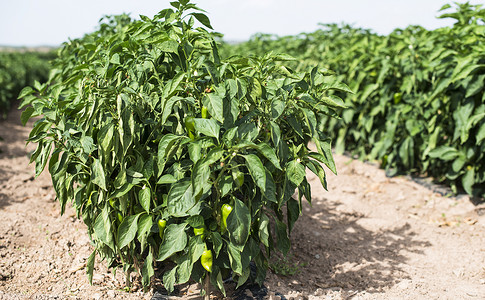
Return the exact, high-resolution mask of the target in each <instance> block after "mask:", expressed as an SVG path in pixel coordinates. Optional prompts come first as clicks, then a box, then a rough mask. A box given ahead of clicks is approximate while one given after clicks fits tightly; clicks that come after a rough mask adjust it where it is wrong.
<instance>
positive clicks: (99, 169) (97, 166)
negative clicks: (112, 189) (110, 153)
mask: <svg viewBox="0 0 485 300" xmlns="http://www.w3.org/2000/svg"><path fill="white" fill-rule="evenodd" d="M93 160H94V162H93V164H92V165H91V182H92V183H94V184H96V185H97V186H99V187H100V188H102V189H103V190H105V191H107V189H106V178H105V176H104V169H103V165H102V164H101V161H100V160H99V159H96V158H93Z"/></svg>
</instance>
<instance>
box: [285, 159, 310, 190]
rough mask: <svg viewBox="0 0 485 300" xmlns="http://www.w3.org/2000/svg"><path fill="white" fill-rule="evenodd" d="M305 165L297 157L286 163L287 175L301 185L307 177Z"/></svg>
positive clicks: (297, 184)
mask: <svg viewBox="0 0 485 300" xmlns="http://www.w3.org/2000/svg"><path fill="white" fill-rule="evenodd" d="M305 175H306V173H305V166H303V165H302V164H301V163H300V162H298V161H297V160H296V159H294V160H292V161H290V162H288V163H287V164H286V176H287V177H288V179H289V180H290V181H291V182H293V183H294V184H295V185H296V186H299V185H300V184H301V183H302V182H303V179H304V178H305Z"/></svg>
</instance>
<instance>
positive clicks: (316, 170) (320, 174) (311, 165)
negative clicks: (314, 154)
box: [306, 160, 327, 190]
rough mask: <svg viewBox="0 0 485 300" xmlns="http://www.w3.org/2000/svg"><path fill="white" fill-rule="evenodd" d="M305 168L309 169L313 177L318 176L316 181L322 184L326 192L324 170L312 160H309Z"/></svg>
mask: <svg viewBox="0 0 485 300" xmlns="http://www.w3.org/2000/svg"><path fill="white" fill-rule="evenodd" d="M306 166H307V167H308V169H310V171H312V172H313V173H314V174H315V175H317V176H318V179H320V183H321V184H322V186H323V188H324V189H325V190H326V189H327V180H326V174H325V170H324V169H323V167H322V166H321V165H320V164H319V163H318V162H316V161H314V160H309V161H308V163H307V165H306Z"/></svg>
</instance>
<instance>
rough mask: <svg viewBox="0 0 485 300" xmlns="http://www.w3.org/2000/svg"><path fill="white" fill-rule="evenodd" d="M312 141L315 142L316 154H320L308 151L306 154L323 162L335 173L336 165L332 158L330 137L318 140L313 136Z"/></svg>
mask: <svg viewBox="0 0 485 300" xmlns="http://www.w3.org/2000/svg"><path fill="white" fill-rule="evenodd" d="M313 142H315V146H316V147H317V151H318V154H320V155H315V154H313V153H310V154H308V156H310V157H312V158H314V159H316V160H318V161H320V162H321V163H323V164H325V165H326V166H327V167H328V168H329V169H330V171H332V172H333V173H334V174H335V175H337V167H336V166H335V161H334V159H333V155H332V145H331V141H330V139H325V140H319V139H316V138H315V139H313Z"/></svg>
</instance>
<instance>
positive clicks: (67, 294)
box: [0, 111, 485, 299]
mask: <svg viewBox="0 0 485 300" xmlns="http://www.w3.org/2000/svg"><path fill="white" fill-rule="evenodd" d="M19 116H20V113H19V112H18V111H12V113H10V115H9V117H8V119H7V120H6V121H0V136H2V137H3V138H4V141H3V142H0V149H1V150H3V153H1V154H0V299H67V298H69V299H71V298H72V299H114V298H116V299H150V298H151V297H152V295H153V290H152V291H150V292H148V293H146V294H143V293H142V292H141V291H135V292H131V293H127V292H124V291H123V280H122V276H121V275H122V274H121V272H118V273H117V274H116V276H114V274H113V272H112V271H109V270H107V269H106V268H105V266H104V262H99V261H97V263H96V270H95V275H94V280H93V281H94V285H93V286H91V285H89V284H88V281H87V278H86V275H85V271H84V266H85V263H86V259H87V257H88V256H89V254H90V253H91V251H92V247H91V245H90V241H89V238H88V236H87V234H86V227H85V225H84V224H83V223H82V222H81V221H80V220H78V219H77V218H76V216H75V212H74V211H73V210H72V209H70V208H68V209H67V211H66V213H65V214H64V215H63V216H60V215H59V212H60V209H59V205H58V204H57V203H56V202H55V194H54V191H53V189H52V187H51V182H50V177H49V175H48V174H43V175H41V176H40V177H39V178H36V179H35V180H34V176H33V174H34V171H33V165H29V158H28V155H29V153H30V151H32V150H33V149H34V147H35V146H34V145H29V146H28V147H25V142H24V141H25V139H26V138H27V136H28V133H29V131H30V128H31V127H32V123H29V124H28V125H27V127H22V126H21V125H20V122H19ZM335 158H336V162H337V166H338V170H339V175H338V176H334V175H333V174H330V173H329V172H328V174H329V176H328V180H327V181H328V186H329V191H328V192H327V191H324V190H323V188H322V187H321V186H320V184H319V181H318V179H317V178H316V177H315V176H313V175H312V174H308V176H309V178H310V180H311V184H312V195H313V199H312V207H310V206H309V205H307V204H305V206H304V211H303V216H302V217H301V218H300V220H299V221H298V222H297V224H296V225H295V228H294V230H293V232H292V250H291V253H290V255H289V256H288V257H287V258H285V260H286V262H285V263H283V264H279V263H280V262H281V261H279V260H274V261H272V266H273V267H274V271H273V272H270V273H269V274H268V277H267V280H266V282H265V286H266V287H267V288H268V295H267V296H266V297H265V298H267V299H281V296H280V295H284V297H285V298H286V299H291V298H294V299H485V206H484V205H483V204H482V205H479V206H474V205H473V204H472V203H471V201H470V199H469V198H468V196H459V197H444V196H441V195H440V194H438V193H436V192H433V190H431V189H428V188H426V187H424V186H423V185H420V184H418V183H416V182H414V181H412V180H409V178H407V177H394V178H387V177H386V176H385V174H384V172H383V171H382V170H379V169H378V168H377V167H375V166H373V165H369V164H365V163H362V162H360V161H356V160H352V159H351V158H349V157H346V156H339V155H336V156H335ZM284 272H296V274H294V275H293V276H283V275H282V273H284ZM228 288H229V289H230V288H231V287H230V286H229V287H228ZM198 292H199V286H198V285H197V284H191V285H184V286H181V287H179V291H178V294H177V295H176V296H173V297H170V299H198V298H199V297H198ZM246 294H250V291H249V290H246ZM214 297H215V296H214ZM158 299H162V298H158ZM229 299H230V298H229Z"/></svg>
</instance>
